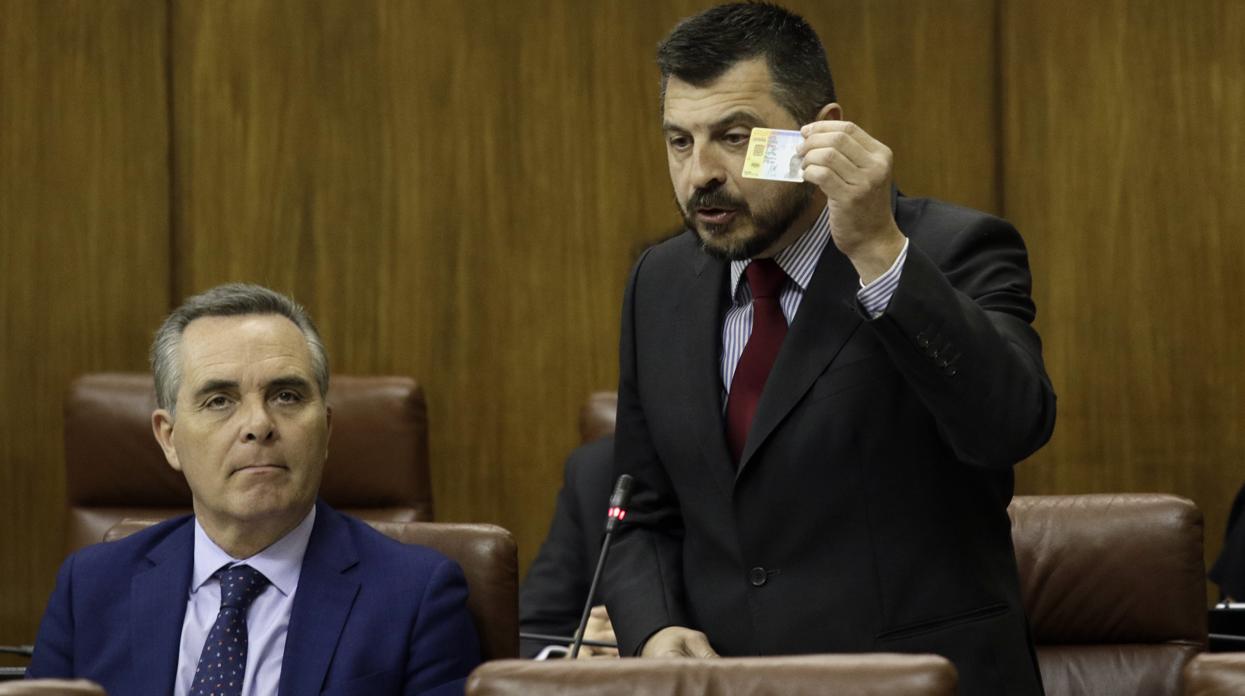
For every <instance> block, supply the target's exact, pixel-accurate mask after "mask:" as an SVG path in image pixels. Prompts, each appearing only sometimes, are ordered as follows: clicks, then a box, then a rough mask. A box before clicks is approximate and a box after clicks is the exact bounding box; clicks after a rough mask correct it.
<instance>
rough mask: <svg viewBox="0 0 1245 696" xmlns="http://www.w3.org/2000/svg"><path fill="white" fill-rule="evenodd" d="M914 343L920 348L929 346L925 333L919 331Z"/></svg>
mask: <svg viewBox="0 0 1245 696" xmlns="http://www.w3.org/2000/svg"><path fill="white" fill-rule="evenodd" d="M916 344H917V345H918V346H920V347H922V348H929V338H928V337H926V335H925V334H923V333H919V334H917V335H916Z"/></svg>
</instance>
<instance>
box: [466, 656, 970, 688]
mask: <svg viewBox="0 0 1245 696" xmlns="http://www.w3.org/2000/svg"><path fill="white" fill-rule="evenodd" d="M956 681H957V679H956V673H955V667H953V666H952V665H951V663H950V662H948V661H947V660H946V658H943V657H938V656H937V655H893V654H884V653H868V654H860V655H801V656H797V657H730V658H723V659H714V660H658V659H653V660H634V659H633V660H548V661H531V660H526V661H525V660H502V661H499V662H490V663H487V664H483V665H480V666H479V667H477V668H476V670H475V671H474V672H472V673H471V676H470V677H469V678H468V679H467V696H511V695H515V696H518V695H520V694H523V695H526V694H550V695H557V694H567V695H568V696H570V695H572V694H592V696H635V695H637V694H662V695H675V696H682V695H684V694H686V695H688V696H691V695H692V694H696V695H699V694H714V695H715V696H802V695H804V694H807V695H808V696H813V695H816V696H821V695H822V694H834V695H835V696H865V695H866V694H867V695H870V696H873V695H877V694H905V695H906V696H954V694H955V690H956Z"/></svg>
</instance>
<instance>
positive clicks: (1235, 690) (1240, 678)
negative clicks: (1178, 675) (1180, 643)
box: [1184, 652, 1245, 696]
mask: <svg viewBox="0 0 1245 696" xmlns="http://www.w3.org/2000/svg"><path fill="white" fill-rule="evenodd" d="M1184 693H1185V696H1239V695H1240V694H1245V653H1239V652H1237V653H1217V654H1214V655H1198V656H1197V657H1195V658H1193V659H1192V660H1189V663H1188V664H1187V665H1185V667H1184Z"/></svg>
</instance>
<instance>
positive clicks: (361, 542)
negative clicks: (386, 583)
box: [334, 511, 451, 572]
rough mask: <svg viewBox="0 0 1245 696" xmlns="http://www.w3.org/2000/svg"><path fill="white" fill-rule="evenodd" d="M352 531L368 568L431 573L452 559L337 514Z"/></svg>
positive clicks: (351, 534) (343, 514)
mask: <svg viewBox="0 0 1245 696" xmlns="http://www.w3.org/2000/svg"><path fill="white" fill-rule="evenodd" d="M334 514H337V515H338V516H339V517H340V518H341V519H342V521H343V522H344V523H345V524H346V526H347V528H348V529H349V530H350V536H351V538H352V539H353V540H354V542H355V550H356V551H357V552H358V554H359V560H360V562H363V563H367V564H369V566H371V567H373V568H375V567H385V568H388V569H389V570H388V571H386V572H400V571H401V570H402V569H406V570H410V569H420V570H421V571H424V570H431V569H433V568H436V567H437V566H439V565H440V564H441V563H443V562H445V561H448V560H451V559H450V558H449V557H448V556H446V555H445V554H443V553H441V552H440V551H435V550H433V549H431V548H429V547H427V546H423V545H421V544H405V543H403V542H401V541H398V540H397V539H394V538H393V537H390V536H386V535H385V534H382V533H381V532H378V531H376V530H375V529H373V528H372V526H371V525H369V524H368V523H366V522H364V521H362V520H360V519H358V518H355V517H352V516H350V515H347V514H345V513H341V512H336V511H334Z"/></svg>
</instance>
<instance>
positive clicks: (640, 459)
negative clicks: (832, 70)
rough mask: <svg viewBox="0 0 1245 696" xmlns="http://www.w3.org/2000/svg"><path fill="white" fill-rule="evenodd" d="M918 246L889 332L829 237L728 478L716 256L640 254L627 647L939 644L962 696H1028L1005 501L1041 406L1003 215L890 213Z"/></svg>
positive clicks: (621, 601)
mask: <svg viewBox="0 0 1245 696" xmlns="http://www.w3.org/2000/svg"><path fill="white" fill-rule="evenodd" d="M895 217H896V221H897V222H898V224H899V227H900V229H901V230H902V231H903V232H904V234H905V235H906V236H907V237H908V238H909V240H910V247H909V250H908V257H907V261H906V264H905V266H904V269H903V273H902V277H901V280H900V283H899V286H898V288H897V289H896V291H895V294H894V296H893V297H892V298H891V301H890V305H889V306H888V308H887V310H886V312H885V313H884V314H883V315H882V317H881V318H879V319H877V320H869V319H867V318H866V317H865V316H864V314H863V310H862V308H860V306H859V303H858V301H857V300H856V293H857V290H858V289H859V276H858V275H857V273H856V271H855V270H854V269H853V267H852V265H851V263H850V262H849V261H848V259H847V257H846V256H844V255H843V254H842V253H841V252H839V251H838V249H837V248H835V247H834V243H833V241H831V242H830V243H829V244H828V245H827V247H826V250H825V252H824V253H823V254H822V257H821V260H820V262H819V264H818V267H817V270H816V272H815V273H814V275H813V278H812V280H811V281H810V283H809V287H808V288H807V291H806V294H805V296H804V298H803V300H802V303H801V304H800V307H799V311H798V313H797V315H796V317H795V319H794V321H793V322H792V325H791V327H790V329H789V332H788V334H787V338H786V340H785V342H784V343H783V346H782V349H781V352H780V353H779V355H778V358H777V361H776V363H775V365H774V368H773V371H772V372H771V373H770V376H769V380H768V382H767V383H766V386H765V391H764V393H763V395H762V396H761V400H760V403H759V406H758V409H757V413H756V417H755V420H754V421H753V424H752V429H751V431H750V433H749V437H748V442H747V445H746V447H745V449H744V454H743V457H742V461H741V465H740V467H739V469H738V472H737V471H736V467H735V466H734V465H733V463H732V461H731V458H730V455H729V454H728V452H727V447H726V442H725V437H724V435H723V425H722V396H721V393H722V383H721V379H720V376H719V375H720V372H719V368H720V362H719V361H720V344H721V332H722V319H723V315H724V312H725V310H726V309H727V307H728V306H729V301H730V298H729V297H728V289H727V285H728V277H729V274H728V270H727V268H728V265H727V264H726V263H725V262H721V261H716V260H713V259H711V258H710V257H708V256H707V255H705V254H704V252H702V251H701V250H700V249H699V243H698V241H697V239H696V237H695V236H694V234H692V233H691V232H688V233H686V234H684V235H682V236H680V237H677V238H675V239H673V240H670V241H667V242H665V243H662V244H660V245H658V246H655V247H653V248H650V249H649V250H648V251H646V252H645V254H644V255H643V256H642V257H641V259H640V260H639V262H638V263H637V264H636V267H635V270H634V271H633V274H632V277H631V280H630V283H629V286H628V288H627V294H626V300H625V303H624V307H623V320H622V340H621V352H620V358H621V367H620V382H619V395H618V425H617V431H616V433H615V437H616V440H617V442H616V449H615V455H616V472H615V473H616V474H617V473H630V474H631V475H633V476H635V477H636V478H637V491H636V494H635V496H634V498H633V499H632V510H631V516H630V517H628V522H629V524H627V525H625V526H624V528H623V530H622V531H621V532H620V533H619V535H618V539H617V542H616V544H615V547H614V550H613V551H612V552H611V553H612V556H611V560H610V564H609V566H608V570H607V584H608V590H609V591H608V596H607V604H608V606H609V610H610V616H611V617H612V618H613V621H614V628H615V631H616V632H617V634H618V636H619V639H620V640H621V642H622V646H623V650H624V652H635V651H636V650H637V649H638V647H639V646H640V645H641V644H642V643H643V641H645V640H646V639H647V638H648V637H649V636H650V635H651V634H652V633H653V632H655V631H656V630H658V629H660V628H662V627H664V626H669V625H681V626H688V627H692V628H696V629H699V630H703V631H705V633H707V634H708V637H709V640H710V642H711V643H712V644H713V646H714V647H715V648H716V649H717V650H718V651H719V652H721V653H722V654H724V655H754V654H788V653H814V652H859V651H886V652H935V653H939V654H942V655H945V656H947V657H948V658H950V659H951V660H952V661H953V662H954V663H955V664H956V667H957V668H958V669H959V672H960V683H961V693H964V694H991V695H994V694H1003V693H1006V694H1030V693H1040V691H1041V687H1040V678H1039V676H1038V672H1037V667H1036V663H1035V660H1034V657H1033V651H1032V646H1031V644H1030V641H1029V637H1028V631H1027V625H1026V621H1025V618H1024V614H1023V611H1022V606H1021V601H1020V596H1019V585H1018V581H1017V576H1016V562H1015V557H1014V554H1013V552H1012V546H1011V534H1010V522H1009V520H1008V517H1007V510H1006V508H1007V504H1008V502H1009V501H1010V499H1011V495H1012V482H1013V476H1012V465H1013V464H1014V463H1015V462H1017V461H1019V460H1021V459H1023V458H1025V457H1026V456H1028V455H1029V454H1031V453H1032V452H1034V451H1035V450H1037V449H1038V448H1039V447H1041V446H1042V445H1043V444H1044V443H1045V442H1046V441H1047V440H1048V439H1049V437H1050V433H1051V431H1052V429H1053V427H1054V417H1055V397H1054V393H1053V391H1052V389H1051V386H1050V383H1049V380H1048V379H1047V377H1046V373H1045V369H1044V367H1043V365H1042V358H1041V343H1040V340H1039V338H1038V335H1037V333H1036V332H1035V331H1034V330H1033V328H1032V327H1031V325H1030V322H1031V321H1032V319H1033V316H1034V306H1033V302H1032V300H1031V299H1030V294H1029V293H1030V277H1029V269H1028V260H1027V256H1026V253H1025V249H1024V244H1023V242H1022V241H1021V239H1020V236H1019V234H1017V232H1016V231H1015V230H1014V229H1013V228H1012V227H1011V226H1010V225H1009V224H1007V223H1006V222H1004V221H1002V220H999V219H997V218H993V217H990V216H987V215H984V214H982V213H978V212H976V211H971V210H967V209H964V208H958V207H955V206H951V205H948V204H945V203H941V202H937V201H932V200H926V199H913V198H899V199H898V201H897V203H896V208H895Z"/></svg>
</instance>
